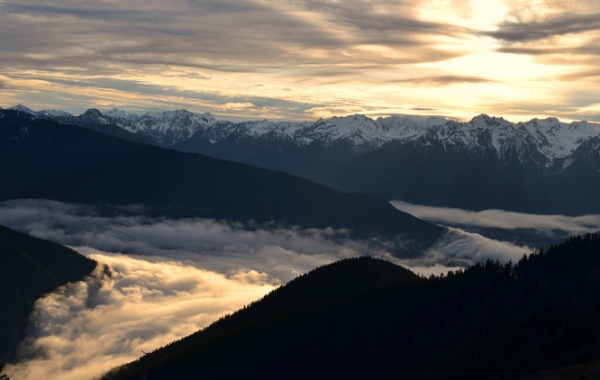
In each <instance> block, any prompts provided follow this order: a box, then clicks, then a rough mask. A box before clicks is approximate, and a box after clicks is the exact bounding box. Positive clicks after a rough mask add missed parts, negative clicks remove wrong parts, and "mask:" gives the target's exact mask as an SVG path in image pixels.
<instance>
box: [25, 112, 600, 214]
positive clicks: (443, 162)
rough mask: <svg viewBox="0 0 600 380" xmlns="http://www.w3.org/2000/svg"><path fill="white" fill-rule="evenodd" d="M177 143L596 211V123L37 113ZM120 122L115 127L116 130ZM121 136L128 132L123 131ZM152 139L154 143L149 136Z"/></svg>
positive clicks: (492, 199)
mask: <svg viewBox="0 0 600 380" xmlns="http://www.w3.org/2000/svg"><path fill="white" fill-rule="evenodd" d="M15 108H17V109H20V110H22V111H24V112H28V113H30V114H32V115H36V116H37V117H40V118H50V119H55V120H59V121H62V122H66V123H71V124H77V125H80V126H85V127H88V128H92V129H96V130H101V131H104V132H106V133H111V134H115V135H117V134H120V135H124V134H126V133H128V134H129V136H128V138H129V139H133V138H134V136H137V137H136V138H137V139H140V138H145V139H150V140H151V141H154V143H155V144H160V145H162V146H167V147H171V148H173V149H177V150H181V151H185V152H195V153H202V154H206V155H209V156H213V157H217V158H223V159H227V160H233V161H239V162H244V163H248V164H252V165H256V166H260V167H264V168H269V169H276V170H282V171H287V172H290V173H293V174H297V175H300V176H303V177H306V178H310V179H313V180H317V181H320V182H323V183H326V184H329V185H331V186H333V187H336V188H338V189H341V190H345V191H357V192H365V193H370V194H375V195H378V196H381V197H384V198H386V199H389V200H391V199H399V200H404V201H408V202H412V203H421V204H427V205H436V206H448V207H460V208H465V209H472V210H481V209H487V208H500V209H504V210H513V211H521V212H535V213H564V214H571V215H577V214H585V213H597V212H600V199H599V198H598V197H597V196H596V191H595V190H596V189H598V188H600V158H599V157H600V125H598V124H594V123H588V122H585V121H582V122H572V123H562V122H560V121H559V120H557V119H554V118H548V119H544V120H540V119H533V120H530V121H527V122H522V123H516V124H514V123H510V122H508V121H506V120H504V119H502V118H496V117H490V116H487V115H480V116H477V117H475V118H473V119H472V120H471V121H469V122H459V121H456V120H452V119H448V118H444V117H406V116H392V117H388V118H379V119H377V120H373V119H370V118H368V117H366V116H363V115H352V116H346V117H334V118H331V119H320V120H318V121H316V122H314V123H313V122H269V121H265V120H262V121H248V122H240V123H234V122H227V121H218V120H216V119H215V118H214V117H213V116H212V115H210V114H194V113H191V112H188V111H185V110H178V111H168V112H155V113H146V114H144V115H141V116H139V115H135V114H130V113H127V112H125V111H120V110H116V109H114V110H112V111H109V112H106V113H104V114H102V113H101V112H100V111H98V110H88V111H87V112H85V113H84V114H82V115H80V116H73V115H70V114H67V113H64V112H61V111H40V112H34V111H31V110H29V109H27V108H26V107H24V106H17V107H15ZM115 128H118V129H115ZM120 137H123V136H120ZM146 142H149V141H146Z"/></svg>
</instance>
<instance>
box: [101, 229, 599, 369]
mask: <svg viewBox="0 0 600 380" xmlns="http://www.w3.org/2000/svg"><path fill="white" fill-rule="evenodd" d="M390 266H391V264H387V263H382V262H378V261H373V260H372V259H364V258H362V259H354V260H348V261H342V262H338V263H334V264H331V265H330V266H327V267H324V268H320V269H317V270H315V271H313V272H310V273H309V274H307V275H305V276H303V277H301V278H299V279H297V280H294V281H292V282H290V283H289V284H288V285H286V286H284V287H283V288H280V289H279V290H277V291H275V292H273V293H272V294H270V295H268V296H266V297H265V298H264V299H263V300H261V301H258V302H256V303H254V304H252V305H250V306H248V307H247V308H245V309H242V310H240V311H238V312H236V313H235V314H233V315H231V316H228V317H225V318H223V319H221V320H220V321H218V322H216V323H214V324H213V325H211V326H209V327H208V328H206V329H204V330H202V331H199V332H198V333H196V334H194V335H192V336H190V337H188V338H185V339H183V340H181V341H178V342H176V343H174V344H172V345H169V346H167V347H164V348H162V349H159V350H157V351H155V352H153V353H151V354H149V355H146V356H144V357H143V358H141V359H140V360H138V361H136V362H133V363H131V364H129V365H127V366H124V367H122V368H120V369H118V370H115V371H114V372H112V373H110V374H107V375H106V376H105V377H104V378H105V379H135V378H138V377H139V376H140V373H142V374H144V373H146V374H149V378H170V379H192V378H211V379H212V378H219V379H237V378H253V379H278V378H286V379H307V378H310V379H331V378H344V379H345V378H348V379H364V378H376V379H387V378H392V379H395V378H401V379H439V378H445V379H465V378H469V379H475V378H478V379H513V378H517V377H519V376H523V375H527V374H531V373H534V372H536V371H537V370H539V369H540V368H552V367H554V368H558V367H564V366H569V365H573V364H577V363H586V362H589V361H591V360H594V359H597V358H598V357H600V326H598V323H597V320H598V318H599V317H600V297H599V295H600V293H599V290H598V289H600V276H599V275H598V273H600V235H599V234H592V235H587V236H584V237H574V238H571V239H569V240H568V241H566V242H565V243H563V244H561V245H558V246H555V247H551V248H550V249H548V251H547V252H543V251H541V252H539V253H536V254H532V255H530V256H529V257H524V258H523V259H522V260H521V261H520V262H519V263H518V264H516V265H512V264H510V263H508V264H501V263H499V262H494V261H488V262H486V263H485V264H477V265H475V266H473V267H470V268H468V269H466V270H465V271H463V272H458V273H450V274H448V275H447V276H443V277H435V278H433V277H432V278H430V279H419V278H416V277H415V276H414V275H411V274H410V273H407V272H406V271H405V270H402V269H400V268H398V269H395V270H394V269H393V268H391V267H390ZM348 284H351V285H350V286H348Z"/></svg>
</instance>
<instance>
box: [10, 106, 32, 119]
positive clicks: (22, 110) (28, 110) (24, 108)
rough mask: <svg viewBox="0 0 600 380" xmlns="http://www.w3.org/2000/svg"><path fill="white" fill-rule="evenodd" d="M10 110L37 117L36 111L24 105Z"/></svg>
mask: <svg viewBox="0 0 600 380" xmlns="http://www.w3.org/2000/svg"><path fill="white" fill-rule="evenodd" d="M8 109H9V110H13V111H21V112H25V113H28V114H30V115H34V116H37V112H35V111H34V110H32V109H31V108H29V107H27V106H24V105H23V104H17V105H16V106H12V107H9V108H8Z"/></svg>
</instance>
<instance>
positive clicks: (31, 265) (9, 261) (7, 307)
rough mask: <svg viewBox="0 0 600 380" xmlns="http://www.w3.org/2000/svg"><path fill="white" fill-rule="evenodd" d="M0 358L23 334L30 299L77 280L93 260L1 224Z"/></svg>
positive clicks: (30, 309) (11, 349)
mask: <svg viewBox="0 0 600 380" xmlns="http://www.w3.org/2000/svg"><path fill="white" fill-rule="evenodd" d="M0 261H1V263H0V299H1V300H2V307H0V358H2V357H7V356H8V355H10V354H11V353H12V351H13V350H14V349H15V347H16V344H17V343H18V342H19V341H20V340H21V339H22V338H23V334H24V332H25V328H26V326H27V320H28V317H29V314H30V313H31V311H32V309H33V303H34V301H35V300H36V299H38V298H40V297H41V296H42V295H44V294H46V293H48V292H51V291H53V290H54V289H56V288H57V287H59V286H60V285H63V284H66V283H67V282H73V281H79V280H81V279H82V278H83V277H84V276H86V275H88V274H89V273H90V272H91V271H92V270H94V268H95V267H96V262H95V261H93V260H90V259H88V258H86V257H84V256H81V255H80V254H78V253H77V252H75V251H73V250H71V249H69V248H66V247H63V246H61V245H59V244H56V243H52V242H49V241H46V240H41V239H37V238H34V237H31V236H27V235H24V234H21V233H19V232H16V231H13V230H11V229H9V228H6V227H4V226H0Z"/></svg>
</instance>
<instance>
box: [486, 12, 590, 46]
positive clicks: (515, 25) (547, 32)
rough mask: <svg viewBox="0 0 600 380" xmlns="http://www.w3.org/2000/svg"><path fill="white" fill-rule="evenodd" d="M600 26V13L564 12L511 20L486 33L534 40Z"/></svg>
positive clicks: (507, 38) (494, 35) (521, 39)
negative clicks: (557, 14) (542, 17)
mask: <svg viewBox="0 0 600 380" xmlns="http://www.w3.org/2000/svg"><path fill="white" fill-rule="evenodd" d="M599 28H600V14H599V13H597V12H592V13H590V14H576V15H572V14H568V13H567V14H563V15H561V16H559V17H552V18H547V19H543V20H532V21H529V22H528V21H509V22H504V23H502V24H501V25H499V29H498V30H497V31H494V32H486V33H484V34H485V35H488V36H491V37H494V38H497V39H501V40H504V41H508V42H532V41H537V40H541V39H546V38H550V37H555V36H562V35H565V34H578V33H583V32H588V31H596V30H598V29H599Z"/></svg>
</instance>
